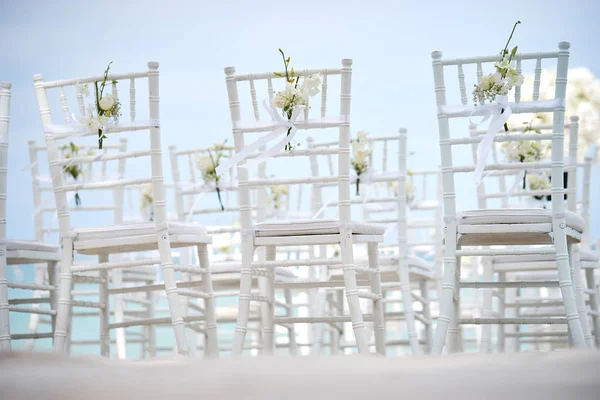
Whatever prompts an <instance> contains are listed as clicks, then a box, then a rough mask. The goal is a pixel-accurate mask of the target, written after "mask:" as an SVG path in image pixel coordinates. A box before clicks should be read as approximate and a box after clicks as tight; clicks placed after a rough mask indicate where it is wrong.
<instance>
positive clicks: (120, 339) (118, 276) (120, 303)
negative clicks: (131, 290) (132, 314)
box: [110, 269, 144, 360]
mask: <svg viewBox="0 0 600 400" xmlns="http://www.w3.org/2000/svg"><path fill="white" fill-rule="evenodd" d="M110 276H111V278H112V282H113V286H114V287H122V286H123V270H122V269H115V270H113V271H111V272H110ZM123 297H124V296H123V295H122V294H116V295H114V296H113V300H114V304H115V305H114V313H115V322H123V321H124V320H125V315H124V313H125V304H124V303H125V301H124V300H123ZM115 343H116V346H115V347H116V353H117V359H118V360H126V359H127V338H126V336H125V328H117V329H115ZM141 356H142V358H143V357H144V354H143V353H142V355H141Z"/></svg>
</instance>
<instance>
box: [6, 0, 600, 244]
mask: <svg viewBox="0 0 600 400" xmlns="http://www.w3.org/2000/svg"><path fill="white" fill-rule="evenodd" d="M598 15H600V6H599V5H598V2H597V1H593V0H589V1H586V0H580V1H571V2H569V3H568V7H566V5H565V2H563V1H556V0H543V1H512V0H508V1H504V2H502V4H499V3H496V2H489V1H471V0H457V1H452V2H450V1H442V0H439V1H418V2H415V1H380V0H372V1H369V2H364V1H353V0H345V1H323V0H321V1H313V0H307V1H303V2H300V3H298V2H293V3H285V2H274V1H261V0H255V1H252V2H244V1H221V2H207V1H182V0H171V1H168V2H167V1H152V0H144V1H141V0H129V1H123V0H121V1H114V0H104V1H94V2H92V1H85V0H83V1H64V0H54V1H52V2H48V1H39V0H0V37H2V38H3V46H2V52H1V54H0V80H5V81H9V82H11V83H12V85H13V86H12V87H13V93H12V104H11V122H10V150H9V154H10V157H9V192H8V193H9V202H8V208H9V219H8V224H9V225H8V234H9V237H21V238H33V220H32V219H31V212H32V208H33V207H32V197H31V177H30V174H29V173H28V172H27V171H25V172H21V171H20V170H21V169H22V168H23V167H25V166H26V165H28V153H27V141H28V140H32V139H33V140H36V141H38V142H40V143H42V142H43V134H42V126H41V122H40V118H39V114H38V108H37V102H36V97H35V93H34V90H33V84H32V79H31V78H32V75H33V74H36V73H42V74H43V75H44V77H45V79H46V80H54V79H64V78H71V77H75V76H89V75H98V74H100V73H101V72H102V71H103V70H104V68H105V66H106V64H107V63H108V61H113V70H114V71H115V72H130V71H138V70H142V71H143V70H145V69H146V63H147V62H148V61H158V62H160V86H161V126H162V135H163V143H162V144H163V147H164V150H165V152H164V153H163V154H164V155H165V159H164V161H163V164H164V167H165V177H167V181H169V180H170V179H169V178H168V177H169V176H170V169H169V165H168V164H169V163H168V159H167V157H166V149H167V146H168V145H170V144H176V145H177V147H178V148H190V147H201V146H205V145H210V144H212V143H214V142H216V141H217V140H216V139H219V140H222V139H225V138H229V137H230V135H231V133H230V132H231V123H230V119H229V110H228V105H227V94H226V90H225V83H224V73H223V69H224V68H225V67H227V66H235V67H236V69H237V71H238V72H264V71H271V70H274V69H278V68H280V59H279V53H278V52H277V49H278V48H283V49H285V51H286V53H288V54H290V55H291V56H292V58H293V60H294V61H295V65H297V66H298V67H303V66H311V67H313V66H318V67H323V66H334V67H335V66H339V65H340V60H341V59H342V58H352V59H353V60H354V64H353V87H352V91H353V96H352V130H353V132H355V131H356V130H359V129H365V130H367V131H369V132H371V133H372V134H380V135H383V134H393V133H395V132H397V129H398V128H399V127H406V128H407V129H408V132H409V136H408V137H409V149H410V150H411V151H414V152H415V156H413V157H412V158H411V159H410V160H409V168H413V169H418V168H431V167H434V166H436V165H438V163H439V161H438V148H437V147H438V146H437V124H436V118H435V100H434V92H433V79H432V72H431V55H430V54H431V52H432V51H433V50H441V51H442V52H443V54H444V56H445V57H453V58H454V57H467V56H474V55H487V54H495V53H496V52H497V51H498V49H499V48H501V46H503V44H504V41H505V40H506V37H507V35H508V33H509V32H510V29H511V28H512V25H513V23H514V22H515V21H516V20H517V19H520V20H521V21H522V24H521V25H520V26H519V27H518V30H517V32H516V34H515V38H514V43H515V44H518V45H519V50H520V51H523V52H537V51H555V50H556V49H557V43H558V42H559V41H569V42H571V58H570V66H571V67H577V66H585V67H588V68H590V69H591V70H592V71H593V72H594V73H595V75H596V76H600V51H599V50H600V44H598V42H597V38H598V37H600V26H599V25H598V24H597V21H596V19H597V17H598ZM596 175H597V174H596Z"/></svg>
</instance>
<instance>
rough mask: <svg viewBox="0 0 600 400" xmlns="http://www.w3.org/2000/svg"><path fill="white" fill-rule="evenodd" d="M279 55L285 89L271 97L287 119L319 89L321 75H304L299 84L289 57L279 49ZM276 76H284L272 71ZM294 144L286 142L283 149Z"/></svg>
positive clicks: (290, 147)
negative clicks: (283, 71) (281, 59)
mask: <svg viewBox="0 0 600 400" xmlns="http://www.w3.org/2000/svg"><path fill="white" fill-rule="evenodd" d="M279 52H280V53H281V56H282V57H283V65H284V67H285V80H286V84H285V89H284V90H281V91H279V92H277V93H276V94H275V98H274V99H273V105H274V106H275V107H276V108H280V109H281V112H282V115H283V116H284V117H286V118H287V119H288V120H289V119H291V118H292V114H293V113H294V110H295V108H296V107H298V106H306V105H308V98H309V97H312V96H315V95H316V94H317V93H319V92H320V91H321V90H320V89H319V86H320V85H321V77H320V76H319V75H318V74H315V75H311V76H307V77H304V81H303V82H302V84H301V85H299V83H300V77H299V76H295V71H294V68H293V67H290V61H291V59H290V57H287V58H286V56H285V53H284V52H283V50H281V49H279ZM274 74H275V75H276V76H279V77H284V75H283V74H282V73H279V72H274ZM291 129H292V128H288V132H287V134H288V135H289V134H290V131H291ZM293 149H294V146H293V145H292V144H291V143H288V144H286V146H285V150H293Z"/></svg>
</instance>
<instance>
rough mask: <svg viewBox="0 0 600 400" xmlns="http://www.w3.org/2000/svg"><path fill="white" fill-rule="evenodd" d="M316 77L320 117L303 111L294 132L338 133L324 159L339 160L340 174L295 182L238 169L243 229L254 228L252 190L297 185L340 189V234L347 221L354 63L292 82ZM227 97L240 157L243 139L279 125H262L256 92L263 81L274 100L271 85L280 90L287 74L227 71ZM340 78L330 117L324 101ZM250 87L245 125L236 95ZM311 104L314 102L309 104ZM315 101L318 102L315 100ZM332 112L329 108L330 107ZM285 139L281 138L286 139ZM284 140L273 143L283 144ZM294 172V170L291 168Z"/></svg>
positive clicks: (296, 153)
mask: <svg viewBox="0 0 600 400" xmlns="http://www.w3.org/2000/svg"><path fill="white" fill-rule="evenodd" d="M316 73H318V74H320V75H321V78H322V87H321V96H320V107H315V108H318V109H320V117H317V118H311V115H310V110H311V107H309V106H307V107H306V108H305V109H304V112H303V113H302V114H301V115H300V116H299V118H298V119H297V120H296V121H295V124H294V125H295V127H296V128H297V129H298V131H299V132H301V131H304V130H312V129H329V128H338V129H339V131H338V142H339V146H338V148H335V149H330V150H328V151H327V152H326V153H328V154H337V155H338V171H337V175H334V176H327V177H318V178H313V177H311V176H302V177H299V178H291V177H290V178H259V179H249V175H248V169H246V168H243V167H238V169H237V176H238V185H239V194H238V204H239V207H240V214H241V227H242V230H244V229H251V228H252V226H253V224H252V204H251V198H250V188H266V187H269V186H273V185H297V184H312V183H326V182H330V183H335V184H336V185H337V186H338V203H339V220H340V225H341V226H342V230H344V228H343V227H344V226H345V224H347V223H348V222H350V220H351V210H350V187H349V180H350V122H349V118H350V100H351V76H352V60H349V59H344V60H342V67H341V68H332V69H314V70H296V76H300V77H303V78H306V77H308V76H311V75H313V74H316ZM225 75H226V79H225V80H226V84H227V93H228V96H229V108H230V113H231V119H232V122H233V136H234V144H235V151H236V153H239V152H241V151H242V150H243V149H244V148H245V147H246V139H245V137H246V136H247V134H249V133H252V132H268V131H273V130H275V129H277V128H278V127H280V125H279V124H278V123H277V122H273V121H271V118H269V120H267V121H265V120H264V119H262V120H261V117H260V112H259V107H258V101H257V92H256V87H257V83H259V84H260V83H262V84H264V82H265V81H266V84H267V88H266V89H267V96H268V99H269V100H272V99H273V98H274V96H275V91H274V87H273V85H274V83H281V89H283V88H284V85H285V73H284V72H280V73H273V72H267V73H261V74H243V75H236V73H235V68H233V67H228V68H225ZM337 75H339V76H341V82H340V108H339V112H338V113H335V114H333V113H328V108H327V99H328V91H329V90H328V88H329V87H330V86H331V84H332V83H333V82H331V80H332V78H333V77H334V76H337ZM244 82H248V84H249V89H250V99H248V100H250V102H251V103H252V112H253V116H254V121H247V119H248V118H247V117H246V120H244V118H245V117H243V116H242V115H243V112H244V109H243V108H242V107H241V106H240V103H241V102H240V95H239V89H240V86H241V85H242V83H244ZM311 101H313V100H311ZM314 101H316V99H315V100H314ZM330 109H331V107H330ZM284 134H285V133H284ZM281 139H282V138H277V140H281ZM321 154H323V151H322V150H314V149H310V148H309V149H301V150H300V149H295V150H293V151H282V152H279V153H277V154H275V156H274V158H275V159H277V158H281V157H286V158H287V157H309V156H311V155H321ZM258 156H259V153H255V154H253V155H252V156H251V157H250V158H255V157H258ZM289 170H293V168H291V167H290V168H289Z"/></svg>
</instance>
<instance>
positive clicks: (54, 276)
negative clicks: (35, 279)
mask: <svg viewBox="0 0 600 400" xmlns="http://www.w3.org/2000/svg"><path fill="white" fill-rule="evenodd" d="M43 275H44V274H42V276H43ZM43 282H44V279H43V278H42V283H43ZM59 284H60V269H59V267H58V262H56V261H53V262H49V263H48V285H50V286H54V287H56V288H58V287H59ZM50 309H51V310H54V311H56V310H58V290H51V291H50ZM51 321H52V332H53V333H54V332H55V330H56V314H54V315H53V316H52V317H51Z"/></svg>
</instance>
